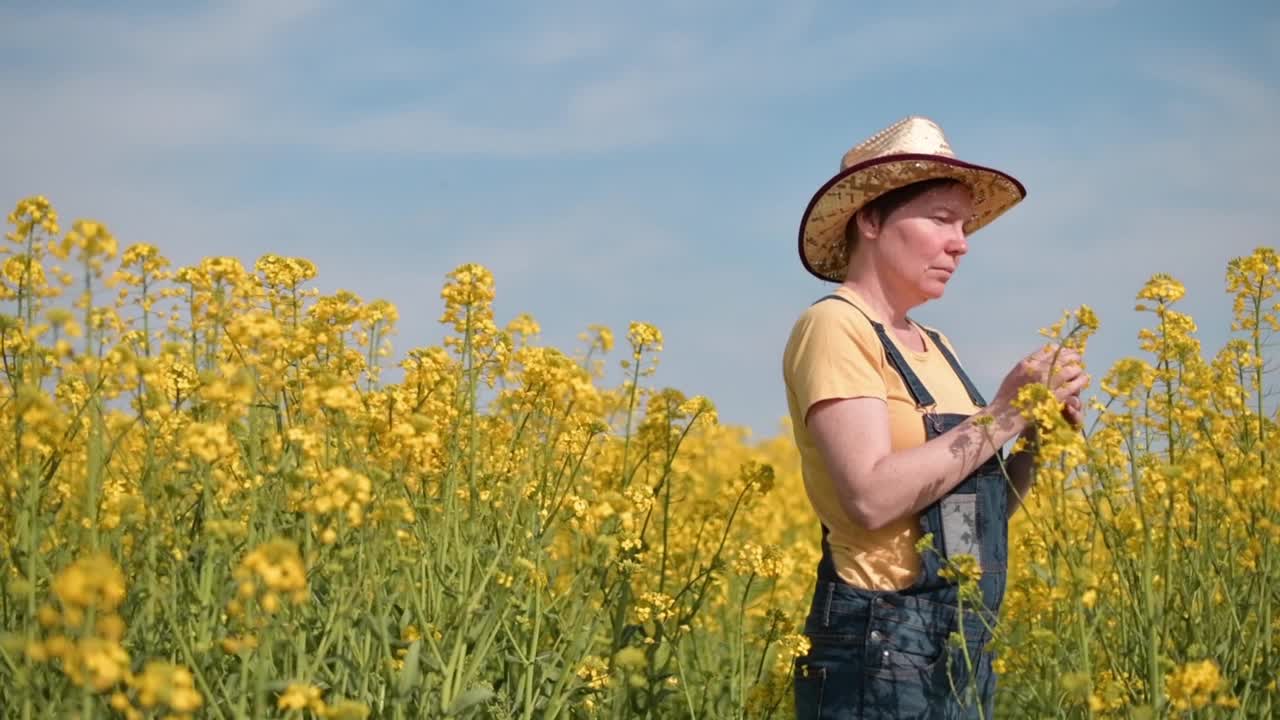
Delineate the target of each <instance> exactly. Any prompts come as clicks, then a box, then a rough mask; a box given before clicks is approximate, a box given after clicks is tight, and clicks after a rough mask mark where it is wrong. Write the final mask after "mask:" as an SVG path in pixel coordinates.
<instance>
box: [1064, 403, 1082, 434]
mask: <svg viewBox="0 0 1280 720" xmlns="http://www.w3.org/2000/svg"><path fill="white" fill-rule="evenodd" d="M1062 417H1063V418H1064V419H1066V421H1067V422H1069V423H1071V427H1073V428H1075V429H1077V430H1079V429H1080V428H1082V427H1084V401H1083V400H1081V399H1080V396H1079V395H1072V396H1071V397H1069V398H1067V399H1066V401H1064V402H1063V403H1062Z"/></svg>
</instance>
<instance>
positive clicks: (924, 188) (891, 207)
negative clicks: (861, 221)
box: [844, 177, 968, 258]
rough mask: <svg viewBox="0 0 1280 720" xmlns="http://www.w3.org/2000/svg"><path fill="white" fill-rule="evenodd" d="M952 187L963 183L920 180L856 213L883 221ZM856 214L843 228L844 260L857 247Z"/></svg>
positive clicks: (893, 190)
mask: <svg viewBox="0 0 1280 720" xmlns="http://www.w3.org/2000/svg"><path fill="white" fill-rule="evenodd" d="M952 185H963V186H965V187H968V186H967V185H965V183H963V182H961V181H960V180H956V179H955V178H949V177H944V178H933V179H930V180H921V181H919V182H913V183H911V184H910V185H903V186H902V187H900V188H894V189H892V190H890V191H889V192H887V193H885V194H883V195H881V196H879V197H877V198H876V199H874V200H872V201H871V202H869V203H867V204H866V205H863V206H862V208H861V209H860V210H858V212H869V213H872V214H873V215H874V216H875V217H876V219H878V220H880V221H883V220H884V219H885V218H887V217H889V216H890V215H892V214H893V212H894V211H895V210H897V209H898V208H900V207H902V206H903V205H906V204H907V203H909V202H911V201H912V200H915V199H916V198H918V197H920V196H921V195H923V194H925V193H927V192H929V191H930V190H936V189H939V188H944V187H951V186H952ZM857 215H858V213H857V212H855V213H854V214H853V215H850V216H849V222H848V223H847V224H845V226H844V252H845V257H846V258H851V257H853V251H854V250H855V249H856V248H857V247H858V240H859V237H858V223H857V222H856V220H855V218H856V217H857Z"/></svg>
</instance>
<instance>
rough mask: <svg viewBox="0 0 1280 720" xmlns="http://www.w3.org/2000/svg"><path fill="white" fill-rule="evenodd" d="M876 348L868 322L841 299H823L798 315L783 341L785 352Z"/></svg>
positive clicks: (825, 297) (876, 343)
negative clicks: (815, 348) (802, 348)
mask: <svg viewBox="0 0 1280 720" xmlns="http://www.w3.org/2000/svg"><path fill="white" fill-rule="evenodd" d="M849 343H852V344H856V345H866V346H867V347H869V348H870V347H872V346H877V345H879V340H878V338H877V335H876V332H875V329H874V328H873V327H872V325H871V320H870V319H868V318H867V316H866V315H865V314H863V313H862V312H861V311H860V310H859V309H858V308H857V307H856V306H854V305H851V304H850V303H848V302H846V301H845V300H844V298H843V297H842V296H834V297H832V296H824V297H822V298H820V299H818V300H817V301H815V302H813V303H811V304H810V305H809V306H808V307H806V308H805V309H804V310H802V311H801V312H800V315H799V317H797V318H796V321H795V324H794V325H793V326H792V328H791V334H790V337H789V338H788V341H787V352H788V354H790V353H791V352H793V351H795V350H796V349H798V347H799V346H811V347H812V346H814V345H821V346H824V347H825V346H828V345H841V344H845V345H847V344H849Z"/></svg>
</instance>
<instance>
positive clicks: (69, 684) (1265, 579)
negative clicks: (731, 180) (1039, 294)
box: [0, 197, 1280, 720]
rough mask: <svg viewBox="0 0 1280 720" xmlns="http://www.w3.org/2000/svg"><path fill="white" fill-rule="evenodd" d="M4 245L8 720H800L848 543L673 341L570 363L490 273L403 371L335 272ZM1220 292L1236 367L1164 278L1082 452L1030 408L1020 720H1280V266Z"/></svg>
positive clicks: (1246, 273)
mask: <svg viewBox="0 0 1280 720" xmlns="http://www.w3.org/2000/svg"><path fill="white" fill-rule="evenodd" d="M6 238H7V240H5V241H4V249H3V255H0V266H2V268H3V271H2V272H0V360H2V362H3V365H2V367H0V372H2V376H0V474H2V480H3V484H2V485H0V492H2V493H3V495H2V502H0V718H3V719H6V720H7V719H8V718H24V719H26V718H52V717H56V718H63V717H78V718H98V717H102V718H107V717H112V718H114V717H122V718H194V717H199V718H225V719H230V718H347V719H352V720H354V719H356V718H369V717H379V718H384V717H385V718H423V717H433V718H444V717H448V718H503V719H509V718H522V719H528V718H715V719H719V718H776V719H779V720H782V719H785V718H790V717H791V716H792V709H791V672H792V667H793V660H794V658H795V657H797V656H798V655H801V654H803V653H804V652H805V651H806V645H807V643H806V640H805V638H804V636H803V634H802V630H803V622H804V617H805V614H806V612H807V609H808V600H809V594H810V593H811V591H812V583H813V578H814V569H815V566H816V563H817V559H818V552H819V548H818V539H819V529H818V524H817V520H816V518H815V517H814V516H813V514H812V512H811V510H810V509H809V506H808V502H807V500H806V499H805V495H804V489H803V483H802V480H801V478H800V474H799V467H798V460H797V458H796V456H795V451H794V448H793V445H792V441H791V438H790V435H789V432H786V431H785V430H784V432H783V433H782V434H781V435H779V436H778V437H775V438H772V439H767V440H763V441H760V440H754V439H752V438H750V437H749V435H748V433H747V432H746V431H745V430H744V429H742V428H736V427H731V426H726V425H721V424H719V423H718V422H717V417H716V410H715V405H714V403H713V401H712V400H711V399H708V398H705V397H702V396H699V395H696V394H692V395H689V394H685V393H684V392H682V391H680V390H677V389H674V388H669V387H664V386H662V384H661V375H660V373H658V372H657V366H658V360H659V357H660V354H661V352H662V350H663V338H662V333H661V331H660V330H659V329H658V328H656V327H654V326H652V325H648V324H645V323H642V322H634V323H631V324H630V326H629V327H628V328H626V329H625V333H621V329H620V334H621V335H622V337H621V338H617V340H618V342H617V344H618V346H619V347H617V348H615V335H614V333H613V331H612V330H611V329H610V328H606V327H599V326H593V327H591V328H588V329H587V330H586V332H584V333H583V335H582V336H581V344H580V346H579V347H575V348H565V349H558V348H554V347H548V346H546V345H544V344H542V343H541V342H540V340H539V327H538V324H537V322H536V321H535V320H534V319H533V318H531V317H529V316H527V315H520V316H517V317H515V318H496V317H494V314H493V311H492V300H493V298H494V295H495V292H496V288H495V287H494V282H493V277H492V275H491V274H490V273H489V272H488V271H487V270H486V269H485V268H484V267H483V266H481V265H475V264H469V265H463V266H461V267H458V268H456V269H455V270H454V271H452V272H450V273H449V274H448V275H447V277H445V278H442V280H443V284H442V290H441V293H440V297H441V301H442V304H441V306H439V310H440V312H441V315H440V322H441V323H442V324H443V325H444V326H445V328H446V329H447V336H446V338H445V340H444V341H443V343H442V344H441V345H439V346H434V347H422V348H414V349H409V350H407V351H403V352H393V350H392V346H391V342H390V340H391V338H392V336H393V334H394V329H395V324H396V321H397V310H396V308H395V307H393V306H392V305H390V304H389V303H387V302H383V301H377V300H374V301H366V300H364V299H362V298H360V297H358V296H357V295H355V294H353V293H351V292H345V291H339V292H336V293H334V294H331V295H324V294H321V293H320V292H319V291H318V290H317V289H316V286H317V274H318V271H319V270H318V269H317V268H316V267H315V266H314V265H313V264H312V263H310V262H308V261H307V260H305V259H301V258H287V257H279V256H275V255H264V256H262V257H260V258H258V259H257V260H256V261H255V262H253V264H252V266H251V267H248V266H246V265H245V264H243V263H242V262H241V261H240V260H237V259H235V258H228V257H215V258H207V259H205V260H204V261H202V262H201V263H200V264H198V265H196V266H191V267H172V266H171V264H170V263H169V262H168V261H167V260H166V259H165V257H164V255H163V253H162V250H161V249H160V248H156V247H152V246H149V245H143V244H132V245H127V246H122V242H121V241H118V240H117V238H115V237H114V236H113V235H112V234H111V232H110V231H109V230H108V228H107V226H106V225H104V224H103V223H100V222H95V221H90V220H76V221H74V222H71V223H70V224H68V225H67V227H63V226H62V223H61V222H60V220H59V216H58V214H57V212H56V210H55V208H54V207H53V206H52V205H51V204H50V202H49V201H48V200H47V199H45V198H43V197H31V198H27V199H24V200H21V201H20V202H19V203H18V204H17V207H16V209H15V210H14V211H13V212H12V214H10V215H9V216H8V228H7V235H6ZM1225 270H1226V274H1225V280H1226V282H1225V289H1226V291H1227V292H1228V293H1229V294H1230V295H1231V296H1232V297H1233V298H1234V300H1235V305H1234V320H1233V328H1232V329H1233V331H1234V332H1233V334H1232V337H1233V339H1232V340H1231V341H1230V342H1229V343H1228V344H1227V345H1226V346H1225V347H1223V348H1221V349H1219V350H1217V351H1215V352H1213V353H1211V354H1209V353H1206V352H1205V351H1204V349H1203V348H1201V346H1200V343H1199V342H1198V340H1197V339H1196V326H1195V323H1194V321H1193V319H1192V318H1190V317H1188V316H1187V315H1185V314H1183V313H1181V312H1179V310H1178V309H1177V308H1178V301H1179V300H1180V298H1181V297H1182V295H1183V294H1184V289H1183V287H1182V285H1181V284H1179V283H1178V282H1177V281H1176V280H1175V279H1174V278H1171V277H1168V276H1166V275H1155V276H1153V277H1152V278H1151V280H1150V282H1148V283H1147V284H1146V285H1145V286H1144V287H1142V288H1139V289H1137V290H1138V291H1137V293H1136V295H1137V298H1136V302H1137V305H1136V310H1137V311H1138V312H1141V313H1144V314H1145V317H1147V318H1148V320H1149V321H1148V322H1147V323H1146V329H1144V330H1143V331H1142V332H1141V333H1140V335H1139V337H1138V338H1136V347H1135V350H1134V354H1133V356H1132V357H1131V358H1127V359H1124V360H1122V361H1120V362H1118V363H1117V364H1116V365H1115V366H1114V367H1112V368H1109V369H1105V371H1103V370H1099V369H1094V370H1091V372H1092V374H1093V375H1094V376H1095V377H1096V378H1098V379H1099V380H1098V381H1097V382H1095V383H1094V388H1092V389H1091V390H1090V402H1091V404H1092V409H1093V411H1094V412H1093V415H1094V416H1095V419H1093V420H1091V421H1090V423H1089V424H1088V425H1087V426H1086V427H1085V432H1083V433H1082V432H1079V431H1076V430H1073V429H1072V428H1070V427H1069V426H1067V425H1066V423H1065V421H1063V419H1062V416H1061V414H1060V413H1059V412H1058V408H1056V407H1055V406H1054V405H1053V403H1052V402H1051V399H1050V398H1049V396H1048V394H1047V390H1045V389H1043V388H1031V389H1030V390H1029V391H1028V392H1026V393H1025V394H1024V396H1023V397H1022V398H1021V399H1022V401H1023V402H1024V403H1025V412H1027V413H1028V414H1030V415H1032V416H1033V417H1035V419H1036V422H1037V424H1038V426H1039V434H1038V437H1039V440H1038V445H1037V447H1036V448H1035V450H1036V452H1037V453H1038V465H1037V484H1036V488H1035V490H1034V492H1033V494H1032V496H1031V497H1030V498H1029V499H1028V501H1027V503H1026V506H1025V508H1024V510H1023V511H1020V512H1019V513H1018V515H1017V516H1016V518H1015V521H1014V525H1013V528H1012V530H1011V532H1012V540H1011V545H1012V551H1011V558H1010V578H1009V590H1008V595H1007V599H1006V603H1005V608H1004V610H1003V613H1002V617H1001V621H1000V624H999V626H998V628H997V632H996V639H995V641H994V643H995V649H996V650H997V651H998V653H999V659H998V660H997V670H998V672H999V673H1000V693H999V696H998V702H997V715H998V716H999V717H1031V718H1044V717H1058V718H1164V717H1202V718H1236V717H1249V718H1254V717H1257V718H1268V717H1273V716H1275V715H1276V714H1277V712H1280V692H1278V691H1277V685H1276V682H1277V680H1276V679H1277V677H1278V676H1280V637H1278V634H1277V626H1278V625H1280V618H1277V617H1276V612H1277V609H1278V608H1280V558H1278V557H1277V552H1276V551H1277V548H1278V546H1280V473H1278V472H1277V464H1278V463H1280V428H1277V425H1276V422H1275V418H1274V416H1272V415H1270V414H1268V413H1267V412H1266V410H1265V408H1266V400H1267V397H1268V394H1269V392H1270V390H1269V387H1268V385H1267V381H1268V379H1269V378H1268V373H1267V372H1266V371H1267V365H1266V356H1267V348H1268V346H1269V342H1270V340H1271V338H1272V334H1273V333H1274V332H1275V331H1276V330H1277V329H1280V319H1278V318H1280V309H1278V306H1277V301H1280V298H1278V297H1277V289H1278V288H1280V257H1277V254H1276V253H1275V252H1274V251H1273V250H1271V249H1267V248H1260V249H1258V250H1257V251H1256V252H1254V253H1253V254H1252V255H1250V256H1247V257H1241V258H1237V259H1235V260H1233V261H1231V263H1230V264H1229V265H1228V267H1227V268H1226V269H1225ZM1097 326H1098V319H1097V318H1096V317H1095V316H1094V314H1093V313H1092V311H1090V310H1089V308H1087V307H1081V308H1079V309H1076V310H1073V311H1070V312H1067V313H1065V314H1064V316H1063V319H1062V321H1061V322H1059V323H1058V324H1056V325H1054V326H1052V327H1049V328H1046V329H1045V330H1044V334H1045V335H1046V336H1047V338H1048V339H1047V340H1046V341H1050V340H1051V341H1054V342H1060V343H1063V344H1066V345H1068V346H1075V347H1083V346H1084V345H1085V343H1086V342H1087V340H1088V337H1089V335H1090V334H1091V333H1092V332H1093V331H1094V330H1095V329H1096V328H1097ZM619 365H620V367H621V369H622V371H623V373H624V375H625V379H624V380H623V381H622V382H621V383H620V384H618V385H615V386H610V385H608V384H607V383H606V382H605V378H606V376H607V374H606V368H609V367H618V366H619ZM393 366H398V367H399V368H401V369H402V371H403V372H402V375H403V377H402V379H400V380H399V381H398V382H386V381H384V380H383V379H382V377H381V376H382V374H383V373H384V372H386V371H387V368H389V367H393ZM779 382H781V381H779ZM1037 390H1040V392H1037ZM779 392H781V389H779ZM954 573H955V577H956V581H957V582H959V583H961V584H962V585H964V584H966V583H971V582H972V577H971V576H970V574H969V573H968V572H966V568H965V567H963V566H960V567H956V568H954Z"/></svg>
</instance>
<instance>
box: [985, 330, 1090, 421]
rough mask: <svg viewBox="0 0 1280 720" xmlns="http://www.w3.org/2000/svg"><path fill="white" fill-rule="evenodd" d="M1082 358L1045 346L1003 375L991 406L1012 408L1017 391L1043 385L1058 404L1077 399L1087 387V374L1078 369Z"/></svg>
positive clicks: (1060, 348) (1073, 352) (1068, 351)
mask: <svg viewBox="0 0 1280 720" xmlns="http://www.w3.org/2000/svg"><path fill="white" fill-rule="evenodd" d="M1081 360H1082V357H1081V355H1080V353H1079V351H1077V350H1072V349H1070V348H1064V347H1060V346H1058V345H1046V346H1045V347H1043V348H1041V349H1039V350H1037V351H1035V352H1033V353H1031V354H1030V355H1028V356H1026V357H1025V358H1023V359H1022V360H1020V361H1018V364H1017V365H1015V366H1014V367H1013V369H1012V370H1010V371H1009V374H1008V375H1005V377H1004V381H1003V382H1001V383H1000V389H999V390H997V391H996V397H995V400H994V402H993V404H996V405H998V406H1000V407H1001V408H1003V409H1012V408H1013V401H1014V399H1015V398H1017V397H1018V391H1019V390H1021V389H1022V388H1023V387H1025V386H1027V385H1032V384H1035V383H1043V384H1045V385H1048V386H1049V390H1050V391H1052V392H1053V396H1054V398H1056V399H1057V401H1058V402H1059V403H1064V402H1066V400H1067V398H1069V397H1073V396H1077V395H1079V394H1080V391H1082V390H1084V389H1085V388H1086V387H1088V386H1089V375H1088V374H1086V373H1085V372H1084V368H1083V367H1082V366H1081V364H1080V363H1081Z"/></svg>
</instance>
